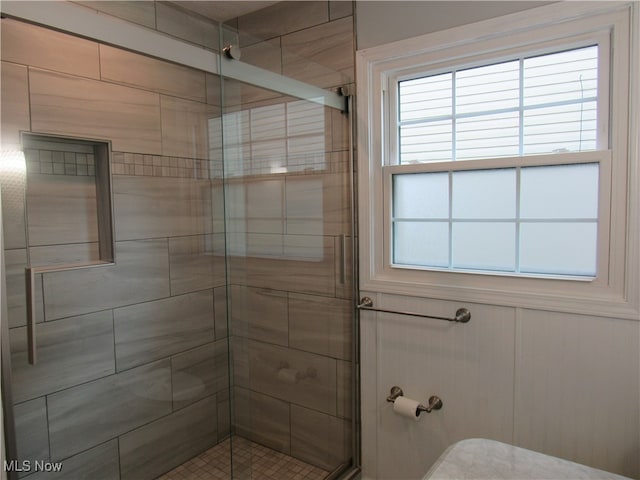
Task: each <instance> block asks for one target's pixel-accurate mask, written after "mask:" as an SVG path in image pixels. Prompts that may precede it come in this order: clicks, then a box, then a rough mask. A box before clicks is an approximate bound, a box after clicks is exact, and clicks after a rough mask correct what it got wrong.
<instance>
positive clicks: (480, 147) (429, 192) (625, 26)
mask: <svg viewBox="0 0 640 480" xmlns="http://www.w3.org/2000/svg"><path fill="white" fill-rule="evenodd" d="M631 8H632V7H630V6H629V5H626V6H625V5H616V6H615V7H613V8H611V9H610V11H607V12H603V11H602V10H598V9H593V8H592V9H590V8H589V7H588V6H586V5H581V6H577V5H570V4H564V5H562V6H558V5H555V6H553V8H547V7H541V8H539V9H535V10H532V11H530V12H526V13H522V14H515V15H511V16H509V19H494V20H489V21H485V22H480V23H478V24H475V25H471V26H465V27H461V28H458V29H453V30H450V31H447V32H438V33H435V34H430V35H427V36H425V37H419V38H416V39H410V40H407V41H405V44H404V45H402V47H403V48H400V50H398V48H399V45H397V44H396V45H394V46H393V47H390V46H383V47H377V48H374V49H369V50H367V51H365V52H359V53H358V62H360V68H359V72H360V77H359V78H358V88H359V90H360V91H359V94H360V95H359V96H360V103H359V105H360V109H359V116H360V117H361V118H366V119H368V124H367V127H366V128H364V129H360V130H359V135H363V133H364V135H365V137H366V140H365V141H364V142H362V140H361V142H360V144H361V145H363V144H364V145H365V147H366V148H361V149H360V151H359V153H360V155H359V158H360V164H359V168H360V175H359V177H360V178H361V179H364V181H361V184H360V190H361V197H360V203H361V208H360V218H361V225H362V227H364V228H363V232H366V233H367V234H366V235H363V237H364V238H362V242H361V255H364V256H365V258H370V259H371V260H370V262H369V263H368V264H367V265H366V266H365V268H363V269H362V271H361V283H362V288H363V289H372V290H374V289H375V290H376V291H383V292H388V293H400V294H409V295H413V294H415V295H421V296H429V295H433V296H437V297H438V298H451V299H456V298H461V299H465V300H471V301H472V300H473V299H474V298H476V299H478V300H479V301H487V300H488V299H491V298H492V296H493V297H497V296H500V299H501V301H500V303H504V300H505V299H508V300H507V301H508V302H511V303H512V304H513V305H521V306H528V305H531V306H534V305H535V306H539V305H540V304H539V302H541V301H548V302H550V304H549V307H550V308H555V309H557V310H559V311H561V310H569V311H575V310H576V308H578V309H579V310H583V311H587V310H588V311H589V312H590V313H592V312H594V311H596V310H598V308H600V307H602V305H604V304H608V307H607V308H604V307H602V308H600V310H601V311H602V312H605V311H606V312H611V309H610V308H609V307H610V306H611V304H612V303H613V304H617V305H618V306H620V308H621V309H622V310H625V309H627V308H631V310H630V311H632V312H633V313H632V314H630V315H631V316H633V315H636V316H637V298H636V297H637V295H629V294H628V292H629V288H632V285H633V282H635V281H636V280H634V279H633V278H635V277H634V276H633V275H632V276H631V277H630V276H629V272H628V271H627V270H626V269H627V268H628V266H629V265H630V263H629V261H630V260H632V261H633V262H637V258H635V257H633V256H630V255H629V250H627V249H628V247H629V245H632V244H633V241H637V239H632V237H631V236H632V235H633V234H634V233H633V228H630V226H629V225H630V223H633V222H636V220H635V219H634V218H631V217H627V216H626V215H624V214H621V212H629V213H630V212H631V211H633V209H634V208H637V206H633V205H630V204H629V200H630V198H631V197H630V191H631V189H628V188H629V187H628V185H629V184H628V179H629V175H628V172H629V171H630V169H633V168H637V167H636V166H635V165H636V162H637V158H635V157H634V155H633V154H632V153H633V150H630V149H629V98H630V97H629V82H628V80H629V59H630V58H631V56H630V55H631V53H630V51H629V39H630V36H629V35H630V32H629V15H630V10H631ZM633 8H635V7H633ZM398 51H402V52H403V55H402V56H400V57H398V56H397V52H398ZM632 115H636V116H637V111H635V109H634V111H633V112H632ZM630 152H631V153H630ZM631 264H633V263H631ZM632 277H633V278H632ZM635 288H637V287H635ZM631 297H633V299H632V298H631ZM480 299H481V300H480ZM585 299H587V301H586V303H585ZM552 304H553V305H552ZM587 304H589V307H588V308H587V307H586V305H587ZM596 304H597V305H596ZM630 305H631V307H630ZM625 311H626V310H625ZM627 313H628V311H627ZM622 315H624V314H622Z"/></svg>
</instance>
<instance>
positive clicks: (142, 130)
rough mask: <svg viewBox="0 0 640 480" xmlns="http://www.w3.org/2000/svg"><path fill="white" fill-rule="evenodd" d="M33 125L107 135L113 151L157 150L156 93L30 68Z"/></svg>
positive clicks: (68, 132)
mask: <svg viewBox="0 0 640 480" xmlns="http://www.w3.org/2000/svg"><path fill="white" fill-rule="evenodd" d="M29 82H30V92H31V126H32V128H33V130H34V131H38V132H42V133H54V134H61V135H71V136H74V137H86V138H95V139H107V140H111V141H112V147H113V149H114V150H116V151H124V152H139V153H150V154H160V153H161V134H160V99H159V95H158V94H156V93H151V92H145V91H142V90H139V89H134V88H130V87H126V86H123V85H114V84H110V83H104V82H99V81H95V80H87V79H84V78H78V77H71V76H68V75H63V74H58V73H52V72H45V71H42V70H35V69H30V71H29Z"/></svg>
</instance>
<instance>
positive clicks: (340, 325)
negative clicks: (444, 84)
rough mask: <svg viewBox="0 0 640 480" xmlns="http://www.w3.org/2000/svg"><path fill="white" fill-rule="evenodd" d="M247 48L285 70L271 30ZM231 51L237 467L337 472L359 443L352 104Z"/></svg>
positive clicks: (228, 171)
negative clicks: (252, 71) (278, 81)
mask: <svg viewBox="0 0 640 480" xmlns="http://www.w3.org/2000/svg"><path fill="white" fill-rule="evenodd" d="M240 36H241V37H242V33H240ZM242 55H243V57H242V60H241V61H246V62H248V63H252V62H253V63H255V64H257V65H259V66H260V67H261V68H266V69H269V70H272V71H275V72H277V73H279V72H280V71H281V70H280V65H279V63H278V62H279V60H278V59H280V58H282V57H283V56H284V53H283V52H282V51H281V50H280V49H279V48H276V47H274V46H273V42H269V43H267V42H262V43H257V44H254V45H253V46H250V47H248V48H243V50H242ZM271 61H273V62H275V63H270V62H271ZM229 62H236V60H228V59H223V60H222V67H221V71H222V77H223V82H224V84H223V92H224V100H223V114H222V122H221V128H222V131H223V146H222V152H221V153H222V156H223V159H224V183H225V225H226V260H227V278H228V313H229V326H230V340H231V341H230V349H231V357H230V358H231V360H230V361H231V370H232V378H231V383H232V386H231V399H232V402H231V405H232V435H233V436H232V461H233V478H237V479H250V478H254V479H258V478H259V479H282V478H291V479H296V478H300V479H302V478H318V479H321V478H327V477H329V476H330V475H331V474H332V473H333V474H338V473H339V472H341V471H343V470H345V469H347V468H348V467H349V466H350V465H352V463H353V452H354V449H353V447H352V443H353V435H354V431H355V430H354V428H353V417H354V416H353V414H352V405H351V402H352V398H353V397H352V387H353V380H352V372H353V369H354V361H353V356H354V351H353V340H354V337H353V336H354V334H355V332H354V328H353V294H352V274H351V273H352V256H351V252H352V246H353V244H352V238H353V236H352V235H353V230H352V212H351V202H352V194H353V190H352V183H351V181H352V172H351V162H350V155H349V151H348V149H349V128H350V123H349V117H348V115H347V114H346V113H344V112H342V111H340V110H338V109H335V108H332V107H329V106H325V105H323V104H321V103H316V102H315V101H311V100H305V99H300V98H297V97H295V96H293V95H286V94H284V93H281V92H276V91H273V90H268V89H265V88H260V87H257V86H255V85H251V84H249V83H243V82H240V81H238V80H233V79H229V78H226V77H225V65H227V66H228V67H229ZM296 62H298V64H299V67H301V68H303V69H306V68H310V69H312V70H313V71H315V72H317V73H319V74H321V75H319V76H318V78H323V79H324V80H325V81H327V79H329V81H331V82H335V83H336V85H338V84H339V83H340V82H345V83H346V82H347V81H348V79H346V78H344V77H343V76H342V75H340V74H338V73H336V72H333V71H330V70H329V69H327V68H325V67H321V66H319V65H316V64H313V63H312V62H310V61H308V60H305V59H302V58H296ZM343 100H345V104H346V99H343Z"/></svg>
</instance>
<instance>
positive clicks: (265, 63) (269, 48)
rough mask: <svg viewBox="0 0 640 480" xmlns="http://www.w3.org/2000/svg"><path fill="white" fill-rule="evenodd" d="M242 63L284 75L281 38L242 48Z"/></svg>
mask: <svg viewBox="0 0 640 480" xmlns="http://www.w3.org/2000/svg"><path fill="white" fill-rule="evenodd" d="M242 62H243V63H248V64H249V65H253V66H255V67H259V68H263V69H265V70H268V71H270V72H273V73H278V74H281V73H282V52H281V49H280V38H273V39H271V40H267V41H265V42H260V43H255V44H253V45H248V46H246V47H242Z"/></svg>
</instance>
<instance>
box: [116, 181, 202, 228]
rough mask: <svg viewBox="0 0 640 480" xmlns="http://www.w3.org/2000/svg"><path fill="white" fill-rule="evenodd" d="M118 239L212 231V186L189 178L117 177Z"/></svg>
mask: <svg viewBox="0 0 640 480" xmlns="http://www.w3.org/2000/svg"><path fill="white" fill-rule="evenodd" d="M113 200H114V212H115V234H116V239H117V240H129V239H135V238H153V237H173V236H183V235H197V234H205V233H211V232H212V219H211V186H210V182H209V181H208V180H191V179H186V178H180V179H178V178H166V177H134V176H125V175H118V176H115V177H114V178H113Z"/></svg>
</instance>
